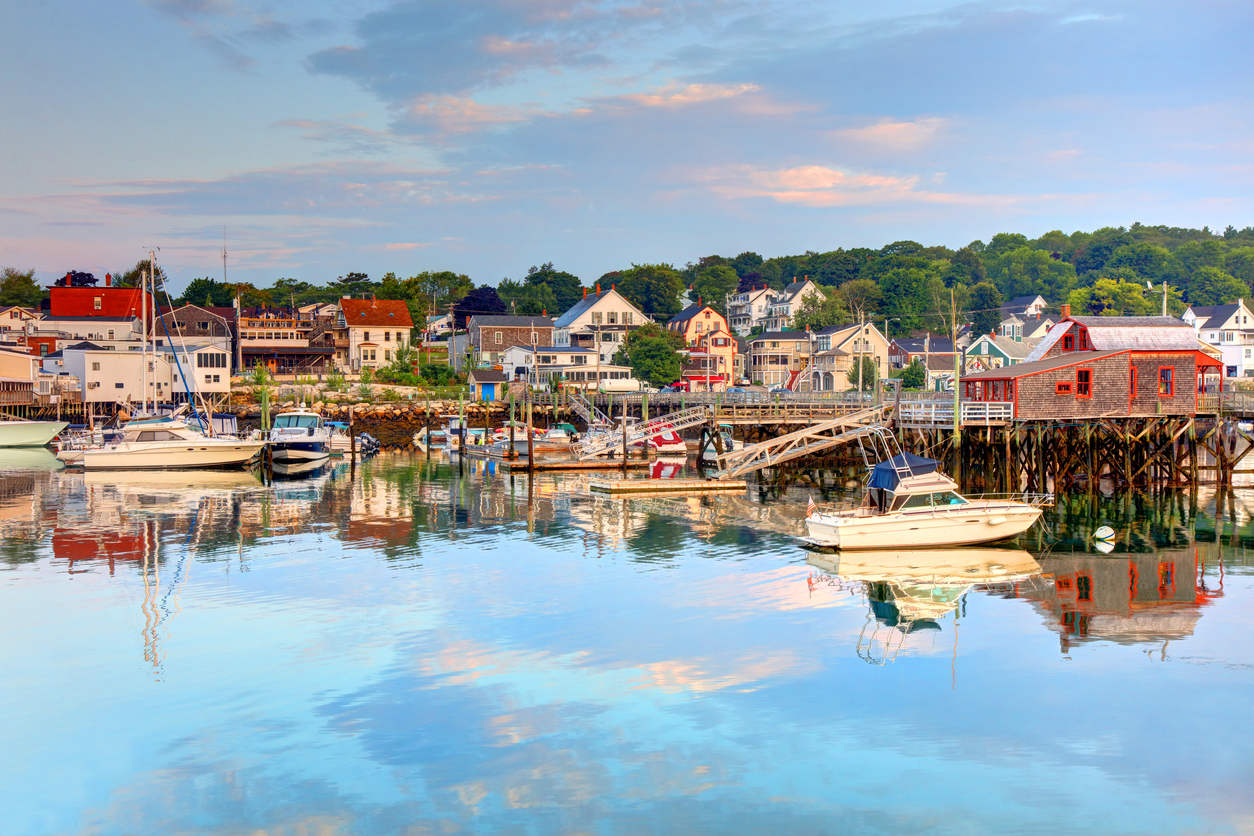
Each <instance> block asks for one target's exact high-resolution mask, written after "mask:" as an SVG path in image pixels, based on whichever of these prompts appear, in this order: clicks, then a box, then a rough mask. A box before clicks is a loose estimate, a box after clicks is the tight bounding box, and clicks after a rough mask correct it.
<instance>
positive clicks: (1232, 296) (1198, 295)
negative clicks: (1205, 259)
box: [1185, 265, 1250, 305]
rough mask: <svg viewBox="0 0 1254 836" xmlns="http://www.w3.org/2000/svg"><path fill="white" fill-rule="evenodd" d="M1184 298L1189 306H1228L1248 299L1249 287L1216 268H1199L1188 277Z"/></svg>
mask: <svg viewBox="0 0 1254 836" xmlns="http://www.w3.org/2000/svg"><path fill="white" fill-rule="evenodd" d="M1185 296H1186V297H1188V300H1189V304H1191V305H1228V304H1231V303H1233V302H1235V301H1237V300H1238V299H1249V298H1250V286H1249V285H1248V284H1246V283H1245V282H1243V281H1241V280H1240V279H1238V278H1236V277H1235V276H1230V275H1228V274H1227V273H1225V272H1224V271H1223V270H1220V269H1219V268H1218V267H1211V266H1209V265H1208V266H1205V267H1199V268H1197V269H1196V270H1194V271H1193V273H1192V275H1190V276H1189V279H1188V285H1187V287H1186V288H1185Z"/></svg>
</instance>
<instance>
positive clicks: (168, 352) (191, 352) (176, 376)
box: [161, 341, 231, 401]
mask: <svg viewBox="0 0 1254 836" xmlns="http://www.w3.org/2000/svg"><path fill="white" fill-rule="evenodd" d="M161 352H162V357H163V358H164V359H165V362H166V365H167V366H168V368H169V369H170V383H171V389H172V390H173V393H174V398H173V399H174V400H176V401H178V400H186V399H187V394H188V392H189V391H190V392H191V393H192V394H200V395H222V394H225V393H227V392H230V391H231V353H230V349H229V348H223V347H222V345H221V344H220V343H218V342H217V341H213V342H201V343H188V344H187V345H186V346H183V345H174V346H166V347H165V348H163V349H161ZM176 361H177V362H176ZM184 381H186V383H185V382H184Z"/></svg>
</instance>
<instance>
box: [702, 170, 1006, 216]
mask: <svg viewBox="0 0 1254 836" xmlns="http://www.w3.org/2000/svg"><path fill="white" fill-rule="evenodd" d="M702 179H704V180H705V181H706V182H707V183H709V188H710V189H711V190H712V191H714V192H715V193H716V194H719V195H722V196H724V197H727V198H755V197H757V198H760V197H766V198H770V199H772V200H775V201H778V202H779V203H792V204H797V205H801V206H812V207H819V208H822V207H835V206H869V205H875V204H883V203H952V204H968V205H983V206H992V205H999V206H1007V205H1010V204H1013V203H1018V202H1020V200H1021V198H1019V197H1016V196H1010V195H973V194H963V193H959V192H936V191H924V190H921V189H919V188H918V185H919V178H918V177H917V176H906V177H897V176H888V175H880V174H860V173H850V172H845V171H840V170H838V169H835V168H829V167H827V166H821V165H807V166H797V167H795V168H785V169H775V170H754V169H751V168H748V167H747V166H737V167H733V168H730V169H725V170H721V171H713V172H707V173H706V174H705V175H703V176H702Z"/></svg>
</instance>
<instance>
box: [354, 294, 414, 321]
mask: <svg viewBox="0 0 1254 836" xmlns="http://www.w3.org/2000/svg"><path fill="white" fill-rule="evenodd" d="M340 310H342V311H343V312H344V323H345V324H346V325H349V326H382V327H384V328H386V327H387V326H389V325H396V326H399V327H402V328H413V327H414V321H413V319H411V318H410V316H409V306H408V305H406V304H405V303H404V302H403V301H402V300H400V299H341V300H340Z"/></svg>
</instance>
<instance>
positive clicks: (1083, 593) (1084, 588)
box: [1075, 572, 1093, 603]
mask: <svg viewBox="0 0 1254 836" xmlns="http://www.w3.org/2000/svg"><path fill="white" fill-rule="evenodd" d="M1075 599H1076V601H1083V602H1086V603H1087V602H1091V601H1092V600H1093V576H1092V575H1090V574H1089V573H1088V572H1076V575H1075Z"/></svg>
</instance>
